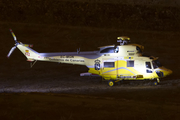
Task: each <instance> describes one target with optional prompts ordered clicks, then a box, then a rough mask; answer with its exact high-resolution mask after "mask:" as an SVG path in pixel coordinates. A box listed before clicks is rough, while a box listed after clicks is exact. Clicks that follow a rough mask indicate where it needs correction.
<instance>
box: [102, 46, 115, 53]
mask: <svg viewBox="0 0 180 120" xmlns="http://www.w3.org/2000/svg"><path fill="white" fill-rule="evenodd" d="M115 50H116V49H115V48H114V47H109V48H105V49H103V50H102V51H100V53H117V52H118V51H115Z"/></svg>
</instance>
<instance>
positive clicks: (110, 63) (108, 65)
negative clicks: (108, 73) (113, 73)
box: [104, 62, 114, 68]
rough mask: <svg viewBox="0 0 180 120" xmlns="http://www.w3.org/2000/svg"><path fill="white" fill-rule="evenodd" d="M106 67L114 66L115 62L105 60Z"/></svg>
mask: <svg viewBox="0 0 180 120" xmlns="http://www.w3.org/2000/svg"><path fill="white" fill-rule="evenodd" d="M104 67H107V68H108V67H114V62H104Z"/></svg>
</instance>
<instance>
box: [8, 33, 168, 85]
mask: <svg viewBox="0 0 180 120" xmlns="http://www.w3.org/2000/svg"><path fill="white" fill-rule="evenodd" d="M10 31H11V33H12V35H13V37H14V40H15V43H16V44H15V46H14V47H13V48H12V49H11V50H10V52H9V54H8V57H9V56H10V55H11V53H12V52H13V51H14V49H15V48H16V47H17V48H18V49H19V50H20V51H21V52H22V53H23V54H24V55H25V56H26V57H27V61H30V62H31V67H32V66H33V65H34V64H35V63H36V62H37V61H48V62H58V63H66V64H77V65H85V66H87V67H88V68H89V71H88V72H87V73H81V74H80V76H94V75H96V76H101V77H102V78H104V79H105V80H108V81H109V82H108V84H109V86H113V85H114V81H120V80H147V79H148V80H154V79H156V80H157V82H158V83H159V78H162V77H166V76H167V75H170V74H171V73H172V71H171V70H169V69H166V68H165V67H163V66H162V65H161V64H160V63H159V61H158V58H155V57H153V56H150V57H146V56H142V51H143V50H144V47H143V46H141V45H138V44H128V45H124V43H127V42H128V41H126V40H127V39H128V40H130V38H127V37H118V38H119V39H120V40H119V41H120V42H121V44H120V45H119V46H115V45H109V46H103V47H99V48H100V50H99V51H90V52H81V51H79V50H78V51H77V52H58V53H38V52H36V51H35V50H33V49H31V48H30V47H29V46H31V45H29V44H23V43H21V42H17V40H16V37H15V35H14V33H13V32H12V30H10ZM124 39H126V40H124Z"/></svg>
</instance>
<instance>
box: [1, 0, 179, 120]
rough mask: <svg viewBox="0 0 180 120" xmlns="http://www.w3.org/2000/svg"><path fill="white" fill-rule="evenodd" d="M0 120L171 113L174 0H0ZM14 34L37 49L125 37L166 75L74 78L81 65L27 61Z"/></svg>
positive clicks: (174, 107) (175, 94)
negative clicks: (154, 81)
mask: <svg viewBox="0 0 180 120" xmlns="http://www.w3.org/2000/svg"><path fill="white" fill-rule="evenodd" d="M0 13H1V14H0V40H1V51H0V55H1V56H0V92H1V93H0V106H1V107H0V119H2V120H10V119H19V120H21V119H22V120H24V119H27V120H28V119H37V120H39V119H43V120H44V119H58V120H76V119H77V120H80V119H100V120H101V119H102V120H106V119H116V120H119V119H122V120H126V119H133V120H140V119H143V120H144V119H147V120H152V119H153V120H157V119H158V120H169V119H173V120H179V118H180V117H179V114H180V102H179V101H180V97H179V96H180V82H179V81H180V79H179V71H180V63H179V61H180V57H179V52H180V48H179V45H180V42H179V38H180V34H179V33H180V23H179V21H180V2H179V1H178V0H174V1H171V0H128V1H126V0H16V1H15V0H14V1H13V0H0ZM9 28H12V30H13V31H14V33H15V35H16V36H17V39H18V41H21V42H23V43H30V44H34V47H33V49H34V50H36V51H38V52H71V51H76V50H77V48H81V51H93V50H97V49H98V48H97V47H99V46H105V45H111V44H116V37H117V36H124V35H125V36H129V37H130V38H131V41H132V43H137V44H141V45H144V47H145V51H144V53H145V54H149V55H153V56H156V57H159V60H160V61H161V62H162V64H163V65H164V66H165V67H167V68H168V69H171V70H172V71H173V74H172V75H171V76H168V77H167V78H164V79H162V80H161V84H160V85H159V86H151V85H150V84H149V83H146V82H135V81H134V82H127V83H126V82H125V83H124V84H120V85H116V86H114V87H113V88H110V87H108V86H107V84H106V82H101V78H86V77H80V76H79V74H80V73H83V72H87V71H88V69H87V68H86V67H85V66H78V65H67V64H57V63H48V62H37V63H36V64H35V66H34V67H33V68H30V67H29V66H30V65H29V62H27V61H26V58H25V56H23V55H22V53H21V52H20V51H19V50H17V49H16V50H15V51H14V53H13V54H12V55H11V57H10V58H9V59H8V58H7V57H6V55H7V54H8V52H9V50H10V49H11V47H13V45H14V41H13V38H12V35H11V34H10V32H9Z"/></svg>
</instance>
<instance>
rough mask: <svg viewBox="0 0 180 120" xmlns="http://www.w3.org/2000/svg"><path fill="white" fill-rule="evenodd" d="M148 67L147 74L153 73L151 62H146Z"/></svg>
mask: <svg viewBox="0 0 180 120" xmlns="http://www.w3.org/2000/svg"><path fill="white" fill-rule="evenodd" d="M145 65H146V73H153V69H152V65H151V62H145Z"/></svg>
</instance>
